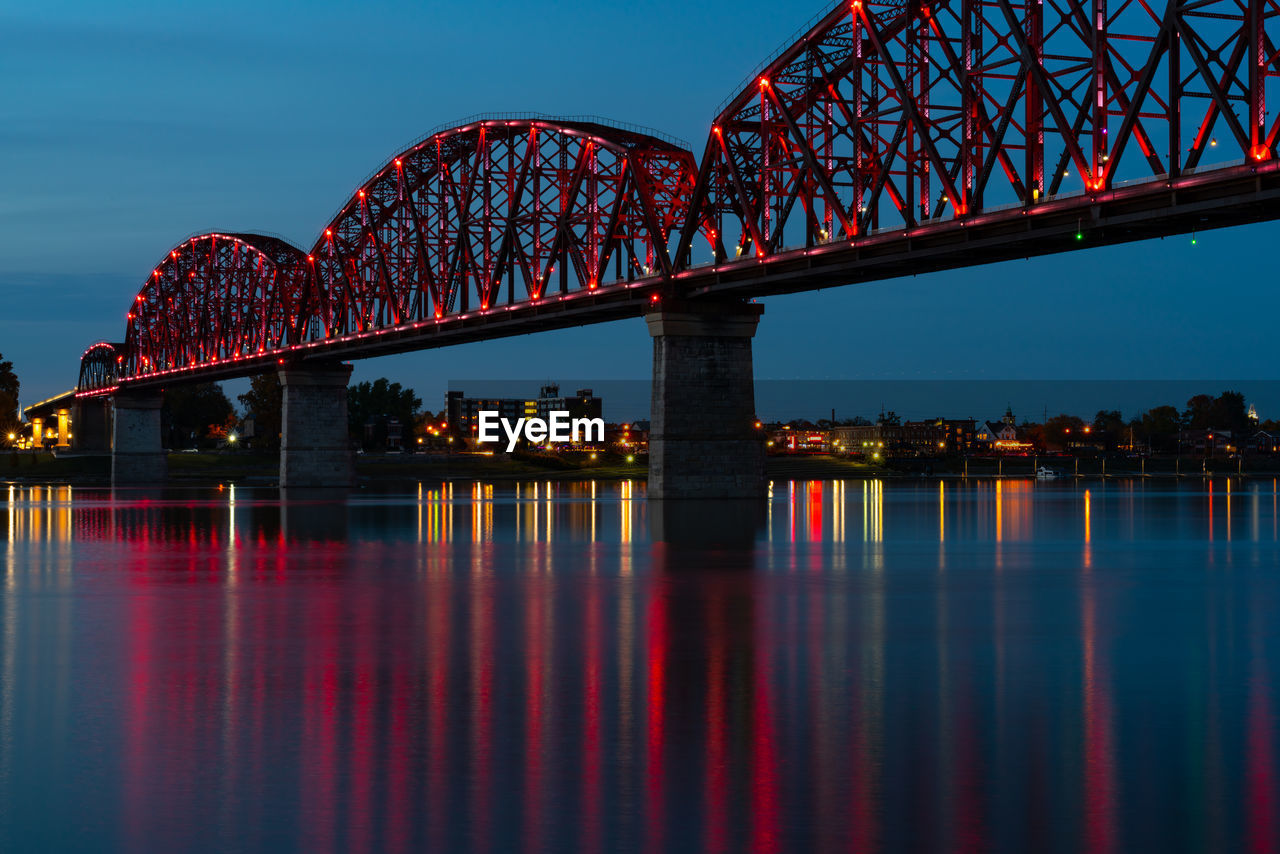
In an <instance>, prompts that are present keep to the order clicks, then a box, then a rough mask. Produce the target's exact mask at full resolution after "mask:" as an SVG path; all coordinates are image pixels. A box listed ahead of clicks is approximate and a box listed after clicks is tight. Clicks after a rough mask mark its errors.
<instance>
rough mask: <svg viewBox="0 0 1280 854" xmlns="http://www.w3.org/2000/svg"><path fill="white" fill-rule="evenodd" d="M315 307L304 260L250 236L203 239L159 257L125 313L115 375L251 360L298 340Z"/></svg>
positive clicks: (288, 248) (279, 244) (280, 244)
mask: <svg viewBox="0 0 1280 854" xmlns="http://www.w3.org/2000/svg"><path fill="white" fill-rule="evenodd" d="M316 303H317V297H316V293H315V282H314V279H313V277H312V276H311V273H310V270H309V269H308V264H307V261H306V257H305V255H304V254H303V252H302V251H301V250H300V249H298V248H297V247H295V246H292V245H290V244H288V243H286V242H285V241H283V240H280V239H279V238H275V237H267V236H264V235H258V234H203V235H200V236H198V237H192V238H190V239H188V240H185V241H183V242H182V243H181V244H179V245H178V246H176V247H174V248H173V249H172V250H171V251H170V252H169V253H168V254H167V255H165V256H164V257H163V258H162V259H160V262H159V263H158V264H157V265H156V267H155V269H154V270H153V271H152V273H151V275H150V276H149V277H148V278H147V281H146V283H145V284H144V285H143V286H142V290H141V291H139V292H138V295H137V296H136V297H135V298H134V303H133V305H132V306H130V308H129V312H128V315H127V318H126V319H127V321H128V322H127V325H126V331H125V340H124V347H123V352H122V354H121V365H122V372H121V373H122V376H124V377H127V378H130V379H132V378H140V377H148V376H167V375H170V374H173V373H176V372H183V371H191V370H194V369H196V368H198V367H204V366H210V365H217V364H219V363H225V362H236V361H241V360H247V359H256V358H258V357H265V356H266V355H268V354H270V353H274V352H278V351H280V350H282V349H284V348H286V347H289V346H292V345H295V344H299V343H301V342H303V341H304V340H306V339H307V338H308V336H309V334H310V333H311V332H312V331H313V329H314V324H312V323H310V320H311V317H312V313H313V311H314V307H315V305H316Z"/></svg>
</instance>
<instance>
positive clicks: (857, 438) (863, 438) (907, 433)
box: [831, 418, 976, 457]
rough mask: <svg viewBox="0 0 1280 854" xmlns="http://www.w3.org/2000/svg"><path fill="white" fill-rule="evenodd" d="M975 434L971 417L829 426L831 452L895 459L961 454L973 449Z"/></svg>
mask: <svg viewBox="0 0 1280 854" xmlns="http://www.w3.org/2000/svg"><path fill="white" fill-rule="evenodd" d="M975 433H976V430H975V424H974V420H973V419H972V418H962V419H953V418H929V419H924V420H921V421H906V422H903V423H902V424H886V423H883V422H882V423H879V424H861V425H855V426H846V427H833V428H832V429H831V450H832V451H833V452H834V453H837V454H863V453H865V454H876V453H883V454H885V455H887V456H897V457H904V456H905V457H924V456H941V455H944V454H962V453H966V452H967V451H968V450H969V449H970V448H971V447H972V446H973V443H974V437H975Z"/></svg>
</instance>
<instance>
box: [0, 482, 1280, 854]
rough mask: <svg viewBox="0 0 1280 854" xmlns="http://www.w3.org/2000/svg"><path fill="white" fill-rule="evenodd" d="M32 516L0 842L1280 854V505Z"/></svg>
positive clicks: (25, 512)
mask: <svg viewBox="0 0 1280 854" xmlns="http://www.w3.org/2000/svg"><path fill="white" fill-rule="evenodd" d="M0 490H4V491H3V492H0V499H3V500H5V501H6V503H5V504H4V505H3V506H2V507H0V514H3V516H2V517H0V529H3V530H5V531H6V532H7V536H6V538H5V540H4V541H3V542H2V543H0V568H2V569H3V572H4V587H3V590H4V593H3V597H2V598H0V849H3V850H5V851H53V850H66V851H84V850H95V851H113V850H115V851H142V850H154V851H191V852H203V851H210V852H212V851H248V852H258V851H262V852H267V851H271V852H279V851H305V852H323V851H333V852H348V851H370V852H374V851H417V850H432V851H476V852H505V851H518V850H523V851H573V850H580V851H616V850H624V851H654V852H657V851H693V850H711V851H728V850H735V851H736V850H747V849H750V850H759V851H788V852H789V851H802V850H814V851H847V850H854V851H885V852H897V851H909V850H920V851H1032V850H1034V851H1081V850H1089V851H1122V850H1130V851H1132V850H1148V851H1209V850H1212V851H1227V850H1252V851H1275V850H1277V849H1280V826H1278V825H1277V818H1276V816H1277V814H1280V794H1278V789H1277V783H1278V779H1277V773H1278V772H1277V757H1278V748H1277V710H1278V709H1280V697H1278V696H1277V685H1278V683H1280V673H1277V662H1278V661H1280V658H1278V656H1280V620H1278V619H1277V617H1278V616H1280V607H1278V606H1280V504H1278V501H1277V498H1278V496H1277V484H1276V483H1275V482H1274V481H1271V480H1265V481H1257V480H1255V481H1248V482H1243V483H1242V482H1234V483H1231V482H1228V481H1226V480H1221V479H1219V480H1212V481H1195V482H1194V483H1184V484H1182V485H1176V484H1170V483H1164V484H1159V483H1149V482H1142V481H1112V482H1107V483H1105V484H1103V483H1101V482H1097V481H1094V482H1091V483H1084V482H1082V483H1079V484H1077V483H1074V482H1073V483H1066V484H1062V483H1040V484H1037V483H1035V482H1031V481H1017V480H1009V481H1003V482H992V481H969V482H963V481H946V482H939V481H937V480H928V481H919V482H910V483H905V482H880V481H848V482H834V483H833V482H827V483H818V482H778V483H775V484H774V485H773V490H772V498H771V500H770V501H769V502H768V503H767V505H765V506H760V507H758V508H756V507H753V506H735V507H732V508H729V509H726V508H724V507H722V508H719V511H718V512H717V511H716V508H707V507H703V506H699V505H688V506H684V505H678V504H677V505H674V506H671V505H668V506H663V505H660V504H658V503H656V502H655V503H650V502H647V501H646V500H645V499H644V487H643V484H642V483H634V484H632V483H596V484H592V483H583V484H553V483H523V484H519V485H511V484H506V485H486V484H478V485H470V484H467V485H463V484H454V485H447V484H435V483H431V484H423V485H421V486H420V487H418V488H416V489H413V490H409V491H407V492H387V493H372V492H370V491H369V490H362V491H357V492H354V493H351V494H349V495H339V496H335V495H333V494H332V493H318V494H309V495H308V494H304V495H301V496H296V497H295V496H294V495H292V494H291V495H290V497H289V499H288V500H286V501H282V500H281V499H280V497H279V493H278V492H277V491H275V490H272V489H265V488H264V489H247V488H244V487H230V486H225V487H219V488H214V489H209V488H176V487H175V488H171V489H166V490H163V491H158V492H148V491H143V490H119V491H116V492H111V491H109V490H101V489H89V488H78V487H76V488H72V487H65V486H52V487H33V486H26V485H21V486H17V485H15V486H7V487H6V486H0ZM6 493H7V494H6ZM658 540H663V541H662V542H658Z"/></svg>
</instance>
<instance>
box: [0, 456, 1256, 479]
mask: <svg viewBox="0 0 1280 854" xmlns="http://www.w3.org/2000/svg"><path fill="white" fill-rule="evenodd" d="M1041 461H1042V462H1044V463H1047V462H1049V461H1048V460H1043V458H1041ZM902 462H903V463H906V464H912V463H914V464H915V465H914V466H913V468H914V469H915V470H909V469H907V468H906V467H905V466H901V467H888V466H872V465H868V464H865V463H861V462H857V461H853V460H848V459H842V458H838V457H832V456H812V457H795V456H771V457H768V458H766V462H765V476H766V478H768V479H770V480H783V481H791V480H821V481H826V480H898V481H919V480H923V479H938V480H1035V479H1037V478H1036V474H1035V467H1034V466H1033V463H1032V462H1031V460H1028V459H1025V458H1011V459H1009V460H1005V461H1003V464H1001V463H1000V462H996V461H992V460H989V459H977V460H975V459H970V460H969V465H968V466H967V467H964V466H963V461H960V467H957V466H956V465H955V463H956V462H957V461H952V460H942V461H938V465H937V466H936V467H935V465H933V464H926V465H925V466H923V467H921V466H920V465H919V463H920V461H918V460H914V461H902ZM1055 462H1061V461H1056V460H1055ZM1073 462H1074V461H1073ZM1082 462H1086V463H1088V465H1087V466H1084V467H1083V468H1086V469H1089V470H1086V471H1078V472H1077V471H1071V470H1065V469H1066V467H1065V466H1060V467H1059V470H1060V471H1062V473H1061V474H1060V475H1059V476H1058V477H1054V478H1045V479H1042V480H1043V482H1044V483H1065V482H1070V481H1079V480H1087V481H1097V480H1104V481H1105V480H1143V481H1146V480H1150V481H1162V482H1163V481H1170V482H1179V481H1184V480H1195V479H1206V478H1221V477H1229V478H1235V479H1240V480H1249V479H1264V478H1273V479H1274V478H1278V477H1280V469H1272V470H1259V469H1255V470H1248V469H1245V470H1237V469H1236V468H1234V467H1233V468H1231V469H1230V470H1217V471H1215V470H1212V469H1210V470H1202V469H1199V468H1196V469H1192V470H1186V469H1189V468H1191V465H1192V463H1193V462H1194V463H1199V462H1201V461H1200V460H1195V461H1182V462H1180V463H1175V461H1174V460H1155V461H1153V465H1152V466H1150V468H1153V469H1159V470H1143V469H1129V468H1127V467H1126V468H1124V469H1115V468H1113V469H1111V470H1107V469H1106V467H1105V466H1102V467H1100V466H1099V465H1098V461H1097V460H1085V461H1082ZM1126 462H1128V461H1126ZM1157 464H1158V465H1157ZM278 465H279V462H278V457H277V456H276V455H274V454H250V453H231V454H227V453H195V454H193V453H183V452H179V453H170V454H169V476H168V479H167V480H166V481H165V482H166V483H168V484H183V483H226V482H233V483H246V484H255V485H263V486H268V485H273V484H275V483H276V482H277V480H278ZM965 468H967V471H966V470H965ZM1007 469H1016V470H1014V471H1009V470H1007ZM1166 469H1167V470H1166ZM355 471H356V482H357V485H360V486H363V485H370V484H377V483H396V482H420V481H423V480H433V481H442V482H450V481H452V482H476V481H483V482H494V483H500V482H516V481H530V480H536V481H557V482H566V481H587V480H595V481H624V480H646V479H647V478H648V463H647V458H645V457H640V458H637V460H636V461H635V462H632V463H627V462H625V461H621V460H618V461H613V460H604V461H601V462H600V463H598V464H595V463H593V464H590V465H576V464H574V463H571V462H568V461H559V463H558V464H550V463H548V462H546V461H532V460H528V459H512V458H508V457H489V456H482V455H470V454H468V455H454V456H452V457H444V456H434V455H433V456H420V455H403V456H401V455H358V456H357V457H356V460H355ZM0 482H4V483H13V484H40V483H57V484H83V485H109V484H110V482H111V458H110V457H109V456H107V455H92V456H90V455H73V456H61V457H54V456H53V455H41V457H39V458H37V457H34V456H24V458H21V459H20V460H19V462H17V463H16V464H15V463H14V462H13V457H10V460H9V461H8V464H6V461H5V460H4V458H3V457H0Z"/></svg>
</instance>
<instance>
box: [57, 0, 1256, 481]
mask: <svg viewBox="0 0 1280 854" xmlns="http://www.w3.org/2000/svg"><path fill="white" fill-rule="evenodd" d="M1278 2H1280V0H1276V2H1272V0H1238V1H1237V0H1197V2H1185V3H1180V2H1177V0H1171V2H1168V3H1166V4H1161V5H1156V4H1153V3H1149V2H1145V0H1048V2H1040V0H1023V1H1022V2H1012V0H937V2H930V0H910V2H864V0H851V1H850V2H843V3H841V4H840V5H838V6H836V7H835V8H832V9H830V11H828V12H826V13H824V14H822V15H821V16H819V17H818V18H816V19H815V20H814V21H812V22H811V23H810V25H809V26H808V27H807V28H806V29H805V30H804V31H803V32H802V33H801V34H800V35H799V36H798V37H797V38H796V39H795V40H794V42H793V43H792V44H790V45H789V46H787V47H786V48H785V49H784V50H783V51H782V52H781V53H780V54H779V55H778V56H777V57H775V58H774V59H772V60H771V61H770V62H768V63H767V64H766V65H764V66H763V67H761V68H760V69H759V70H758V71H757V72H756V73H754V74H752V75H751V76H750V78H749V79H748V80H747V81H746V83H745V85H744V87H743V88H742V90H741V91H740V92H738V93H737V94H736V95H734V96H733V97H732V98H731V99H730V100H728V101H727V102H725V103H724V104H723V105H722V106H721V108H720V109H719V111H718V115H717V116H716V118H715V119H714V122H713V123H712V125H711V127H710V129H709V130H708V133H707V138H706V142H705V145H704V146H703V149H702V153H701V156H700V157H698V156H695V155H694V153H693V152H692V151H691V150H690V148H689V147H688V146H687V145H685V144H683V143H681V142H679V141H678V140H674V139H671V138H668V137H665V136H663V135H661V134H659V133H657V132H654V131H648V130H644V129H640V128H634V127H628V126H623V125H618V124H615V123H610V122H606V121H604V120H601V119H597V118H593V117H572V118H570V117H564V118H557V117H549V116H541V115H521V116H506V115H494V116H485V117H476V118H474V119H470V120H466V121H464V122H462V123H460V124H458V125H457V126H451V127H448V128H443V129H440V130H437V131H435V132H432V133H430V134H428V135H427V136H426V137H424V138H423V139H421V140H420V141H419V142H417V143H415V144H414V145H412V146H411V147H409V148H408V149H407V150H406V151H404V152H403V153H401V154H400V155H398V156H397V157H395V158H393V159H392V160H391V161H390V162H388V163H386V164H385V165H383V166H382V167H381V168H380V169H378V170H377V171H376V172H374V173H373V175H372V176H371V177H370V178H369V179H368V180H367V181H365V182H364V183H363V184H361V186H360V187H359V188H358V189H357V190H356V192H355V194H354V195H353V196H352V197H351V199H350V200H349V201H348V202H347V203H346V204H345V205H344V206H343V207H342V208H341V210H340V211H339V212H338V214H337V216H335V217H334V218H333V220H332V221H331V222H330V223H329V224H328V225H327V226H325V228H324V229H323V230H322V231H321V233H320V235H319V237H318V238H317V240H316V242H315V244H314V245H313V246H311V247H310V248H309V249H306V250H303V249H300V248H297V247H294V246H291V245H290V244H288V243H286V242H284V241H282V240H279V239H278V238H273V237H266V236H262V235H254V234H242V233H234V232H227V233H216V234H205V235H200V236H197V237H192V238H190V239H188V240H185V241H183V242H182V243H181V244H180V245H178V246H176V247H174V248H173V249H172V250H170V251H169V252H167V253H166V254H165V255H164V256H162V257H161V258H160V259H158V261H157V263H156V265H155V267H154V269H153V270H152V271H150V273H149V275H148V276H147V277H146V279H145V281H144V283H143V285H142V287H141V289H140V290H139V292H138V294H137V296H136V298H135V299H134V302H133V303H132V305H130V306H129V307H128V310H127V315H128V316H127V322H126V326H125V330H124V334H123V336H122V339H123V340H121V341H120V342H118V343H101V344H97V345H94V346H93V347H91V348H89V350H87V351H86V352H85V355H84V360H83V362H82V368H81V378H80V383H79V386H78V394H79V396H80V397H81V398H93V397H100V396H109V397H111V398H112V399H113V401H114V407H115V413H116V423H115V433H116V442H115V450H116V452H117V454H118V455H121V454H127V453H137V454H139V455H140V456H137V457H136V458H135V459H134V460H133V463H136V465H132V467H130V466H122V465H118V466H117V468H116V472H117V476H118V477H119V478H120V479H127V477H128V476H129V475H128V472H130V471H132V472H135V473H136V474H137V476H139V477H142V476H145V475H147V474H148V473H151V474H154V473H155V469H154V466H153V465H152V464H151V463H146V462H145V459H144V457H147V455H148V454H150V455H152V456H151V457H149V459H152V460H153V461H154V456H155V454H156V453H157V452H158V447H159V446H158V437H157V439H156V442H155V443H154V445H155V447H154V448H152V447H151V444H152V442H151V437H150V430H151V427H150V426H149V425H150V424H151V421H152V420H154V416H153V415H152V414H148V413H151V412H152V410H153V409H154V401H153V400H152V398H154V396H155V394H156V392H158V391H159V390H161V389H163V388H164V387H166V386H168V385H172V384H174V383H178V382H184V381H188V380H192V381H194V380H201V381H206V380H213V379H220V378H229V377H236V376H244V375H249V374H254V373H261V372H263V371H266V370H278V371H280V373H281V377H282V381H283V382H284V384H285V387H286V391H285V395H286V410H287V411H286V426H285V442H284V445H285V450H284V454H283V455H282V463H281V478H282V484H284V485H292V484H299V483H304V482H307V483H310V482H316V483H319V482H336V481H341V480H343V479H344V478H348V477H349V461H346V460H345V439H343V440H342V441H341V442H339V441H338V437H337V436H336V434H335V435H332V436H319V435H308V436H307V437H306V438H305V440H304V439H300V438H299V436H300V433H299V430H300V428H298V427H297V426H293V428H292V429H293V430H294V433H295V436H294V437H293V438H294V439H295V440H297V441H292V442H291V441H290V435H289V434H290V430H291V425H295V422H296V421H298V419H300V417H301V413H302V412H303V411H304V410H306V411H308V412H321V411H324V412H328V415H329V416H332V417H333V419H335V420H336V419H337V418H338V417H339V415H340V414H341V413H337V412H336V410H334V411H329V410H326V409H325V407H326V406H328V407H330V409H332V406H336V405H337V403H336V400H337V398H338V397H339V395H338V393H337V392H336V391H334V389H339V390H340V389H341V388H342V387H344V386H345V378H346V375H347V373H349V370H350V369H349V367H347V368H344V367H341V365H340V363H341V361H342V360H348V359H356V358H364V357H369V356H377V355H382V354H386V353H394V352H401V351H407V350H419V349H425V348H432V347H443V346H447V345H452V344H459V343H463V342H469V341H477V340H484V339H489V338H497V337H501V336H507V335H516V334H524V333H528V332H534V331H538V330H543V329H555V328H562V327H567V326H574V325H581V324H586V323H598V322H604V321H610V320H616V319H620V318H626V317H639V316H645V317H646V318H647V319H648V322H649V331H650V333H651V334H652V335H653V336H654V342H655V363H654V364H655V379H654V383H655V384H654V410H653V413H652V418H653V424H654V431H653V436H652V440H651V448H652V455H651V483H650V491H651V494H656V495H666V496H675V495H683V494H708V495H712V494H714V495H730V494H748V493H752V492H755V491H758V490H759V484H760V482H761V480H760V478H761V475H760V472H761V470H762V457H761V453H760V449H759V447H758V446H759V442H758V441H757V440H755V438H754V437H753V435H752V434H751V433H750V429H749V428H750V425H751V423H752V421H753V419H754V413H753V411H752V410H753V406H754V404H753V400H752V393H751V362H750V355H751V349H750V340H751V336H752V335H753V333H754V330H755V326H756V323H757V320H758V316H759V312H760V308H759V306H755V305H752V304H751V303H750V302H749V300H750V299H751V298H753V297H757V296H763V295H770V294H778V293H785V292H791V291H800V290H808V289H814V288H824V287H831V286H834V285H844V284H852V283H857V282H864V281H871V280H876V279H885V278H891V277H896V276H902V275H907V274H914V273H921V272H927V271H933V270H942V269H950V268H955V267H961V266H967V265H973V264H982V263H989V262H994V261H999V260H1004V259H1009V258H1024V257H1028V256H1031V255H1041V254H1046V253H1053V252H1064V251H1070V250H1075V249H1083V248H1090V247H1096V246H1100V245H1105V244H1111V243H1120V242H1126V241H1133V240H1142V239H1147V238H1152V237H1157V236H1162V235H1167V234H1175V233H1183V232H1188V231H1194V230H1197V229H1209V228H1217V227H1222V226H1228V225H1234V224H1239V223H1247V222H1256V221H1261V220H1267V219H1272V218H1275V217H1276V216H1277V215H1280V161H1278V159H1277V156H1276V152H1277V133H1278V132H1280V109H1277V108H1276V107H1275V106H1274V105H1275V104H1276V102H1277V98H1278V97H1280V91H1277V87H1278V86H1280V82H1278V81H1277V75H1280V54H1278V52H1277V48H1276V44H1277V39H1272V37H1271V33H1273V32H1277V33H1278V37H1280V22H1277V14H1278V13H1280V5H1278ZM1269 93H1270V94H1271V96H1272V97H1271V100H1272V104H1273V107H1272V109H1271V110H1270V111H1268V108H1267V95H1268V94H1269ZM709 390H713V391H715V394H714V395H712V398H713V399H712V404H711V405H710V406H708V405H707V404H706V403H705V401H706V400H707V399H708V398H707V392H708V391H709ZM694 400H699V401H703V403H701V404H699V405H698V406H694V404H693V401H694ZM291 403H292V407H293V409H292V412H293V416H292V419H291V417H290V415H289V412H288V409H289V406H290V404H291ZM342 405H343V406H345V403H343V404H342ZM317 407H318V408H317ZM693 410H699V411H697V412H695V411H693ZM122 412H123V413H126V414H125V415H124V416H123V420H122V415H121V413H122ZM127 413H135V414H136V415H137V424H134V422H133V421H132V420H130V419H133V418H134V415H130V414H127ZM139 413H140V414H139ZM309 420H311V421H316V420H317V419H309ZM318 420H321V421H323V420H324V419H323V418H321V419H318ZM343 420H344V422H345V419H343ZM312 426H314V425H312ZM135 428H136V429H135ZM317 429H318V428H317ZM344 430H345V426H344ZM131 433H136V434H137V436H139V437H141V438H139V443H140V444H138V443H134V444H135V445H136V447H135V446H131V445H130V442H129V441H128V439H127V435H128V434H131ZM344 435H345V433H344ZM339 446H341V450H340V449H339ZM130 447H132V451H131V450H129V449H130ZM304 450H305V452H306V454H307V455H308V457H309V459H312V461H315V460H327V462H324V463H323V465H319V467H318V468H317V467H316V466H314V465H311V464H310V463H308V464H307V465H301V463H299V465H300V466H301V467H293V468H291V464H290V463H288V462H286V458H289V457H290V452H291V451H292V452H293V454H292V456H293V458H294V459H295V461H299V460H301V459H302V456H303V452H304ZM326 454H328V456H327V457H326V456H325V455H326ZM744 459H745V460H748V462H747V463H744V462H742V461H743V460H744ZM728 460H734V461H735V462H733V463H732V465H729V464H728V462H727V461H728ZM148 466H151V468H149V467H148ZM344 466H345V467H346V468H344Z"/></svg>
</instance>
